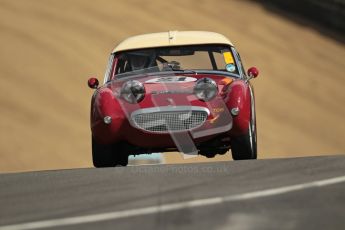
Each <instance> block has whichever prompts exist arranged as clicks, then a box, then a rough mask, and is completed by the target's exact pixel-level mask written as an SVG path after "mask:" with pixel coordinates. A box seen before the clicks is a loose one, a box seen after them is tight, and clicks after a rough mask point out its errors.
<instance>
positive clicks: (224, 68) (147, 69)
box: [115, 45, 239, 79]
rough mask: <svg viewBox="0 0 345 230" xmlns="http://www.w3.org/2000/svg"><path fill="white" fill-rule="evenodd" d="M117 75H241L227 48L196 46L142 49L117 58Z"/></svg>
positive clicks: (127, 52)
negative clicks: (187, 72) (186, 73)
mask: <svg viewBox="0 0 345 230" xmlns="http://www.w3.org/2000/svg"><path fill="white" fill-rule="evenodd" d="M115 63H116V66H115V76H116V78H117V79H118V78H123V77H126V76H133V75H137V74H147V73H157V72H167V71H168V72H170V71H177V72H179V71H181V72H186V71H190V72H192V73H193V72H195V73H196V72H209V71H217V72H223V73H226V74H230V75H238V74H239V73H238V67H237V65H236V63H235V59H234V55H233V53H232V52H231V49H230V47H229V46H226V45H194V46H175V47H174V46H173V47H158V48H150V49H138V50H130V51H124V52H120V53H117V54H116V55H115Z"/></svg>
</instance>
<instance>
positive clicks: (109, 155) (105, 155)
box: [92, 138, 128, 168]
mask: <svg viewBox="0 0 345 230" xmlns="http://www.w3.org/2000/svg"><path fill="white" fill-rule="evenodd" d="M123 150H124V149H123V147H122V145H121V144H113V145H103V144H99V143H97V141H96V140H94V139H93V138H92V161H93V165H94V166H95V167H96V168H106V167H115V166H127V165H128V154H127V153H126V152H125V151H123Z"/></svg>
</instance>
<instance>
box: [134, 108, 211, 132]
mask: <svg viewBox="0 0 345 230" xmlns="http://www.w3.org/2000/svg"><path fill="white" fill-rule="evenodd" d="M209 114H210V111H209V110H208V109H207V108H205V107H199V106H163V107H154V108H148V109H139V110H136V111H134V112H133V113H132V114H131V123H132V124H134V126H135V127H136V128H139V129H142V130H145V131H148V132H152V133H169V132H179V131H186V130H191V129H195V128H198V127H200V126H201V125H202V124H204V122H205V121H206V120H207V117H208V115H209Z"/></svg>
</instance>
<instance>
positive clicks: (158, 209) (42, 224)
mask: <svg viewBox="0 0 345 230" xmlns="http://www.w3.org/2000/svg"><path fill="white" fill-rule="evenodd" d="M342 182H345V176H340V177H334V178H330V179H325V180H318V181H313V182H308V183H303V184H296V185H290V186H285V187H279V188H272V189H266V190H260V191H255V192H249V193H243V194H239V195H230V196H223V197H214V198H207V199H200V200H193V201H185V202H178V203H172V204H163V205H160V206H150V207H146V208H138V209H129V210H123V211H115V212H107V213H101V214H94V215H85V216H76V217H68V218H60V219H51V220H43V221H36V222H28V223H22V224H15V225H7V226H2V227H0V230H28V229H41V228H51V227H61V226H67V225H76V224H86V223H93V222H99V221H107V220H116V219H122V218H128V217H135V216H142V215H149V214H155V213H162V212H169V211H176V210H180V209H185V208H195V207H202V206H208V205H215V204H221V203H225V202H232V201H243V200H249V199H253V198H260V197H267V196H274V195H279V194H284V193H288V192H293V191H298V190H303V189H308V188H313V187H322V186H327V185H332V184H337V183H342Z"/></svg>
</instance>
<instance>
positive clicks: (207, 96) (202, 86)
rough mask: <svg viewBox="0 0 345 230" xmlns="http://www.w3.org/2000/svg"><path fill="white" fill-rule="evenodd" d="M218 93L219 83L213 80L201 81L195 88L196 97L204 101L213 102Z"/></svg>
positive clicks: (204, 79)
mask: <svg viewBox="0 0 345 230" xmlns="http://www.w3.org/2000/svg"><path fill="white" fill-rule="evenodd" d="M217 93H218V86H217V83H216V82H215V81H214V80H212V79H211V78H202V79H199V80H198V81H197V82H196V84H195V86H194V94H195V96H196V97H197V98H198V99H199V100H202V101H210V100H212V99H213V98H214V97H215V96H216V95H217Z"/></svg>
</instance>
